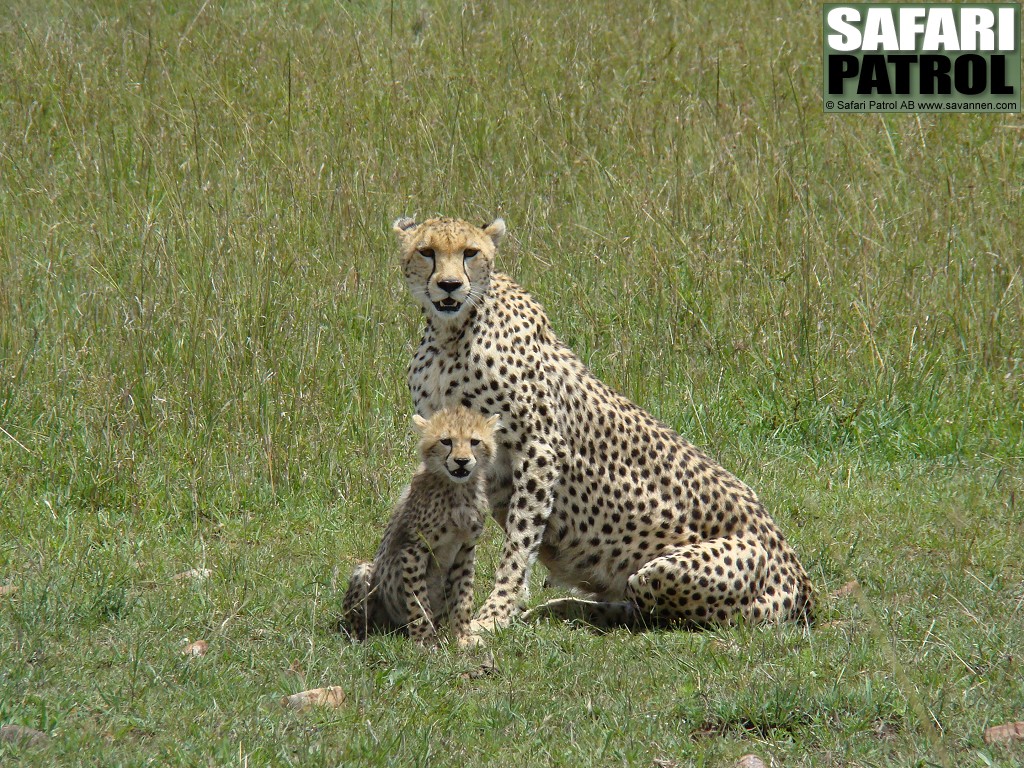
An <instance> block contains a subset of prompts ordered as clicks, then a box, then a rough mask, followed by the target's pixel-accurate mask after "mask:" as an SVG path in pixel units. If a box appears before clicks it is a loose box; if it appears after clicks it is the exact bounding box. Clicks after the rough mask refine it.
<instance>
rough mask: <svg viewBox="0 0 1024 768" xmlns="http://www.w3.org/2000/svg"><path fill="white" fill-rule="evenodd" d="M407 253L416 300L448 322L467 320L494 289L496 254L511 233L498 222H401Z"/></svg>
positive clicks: (401, 245)
mask: <svg viewBox="0 0 1024 768" xmlns="http://www.w3.org/2000/svg"><path fill="white" fill-rule="evenodd" d="M393 229H394V230H395V233H396V234H397V235H398V246H399V249H400V250H401V252H402V274H404V275H405V281H406V283H408V285H409V290H410V291H411V292H412V295H413V298H414V299H416V302H417V303H418V304H420V305H421V306H422V307H423V308H424V309H425V310H426V311H427V314H428V315H430V316H431V317H433V318H436V319H437V320H440V321H441V322H444V323H452V322H456V321H457V320H459V319H461V318H464V317H465V313H464V311H463V310H465V308H466V307H470V306H474V305H475V304H478V303H479V302H480V300H481V299H482V298H483V297H484V295H485V294H486V293H487V289H488V287H489V285H490V278H491V269H492V267H493V266H494V252H495V249H496V248H497V246H498V241H500V240H501V238H502V235H504V234H505V222H504V221H502V220H501V219H495V220H494V221H492V222H491V223H490V224H487V225H485V226H483V227H474V226H473V225H472V224H469V223H467V222H465V221H462V220H461V219H428V220H427V221H424V222H423V223H421V224H417V223H416V221H414V220H413V219H408V218H403V219H398V220H397V221H396V222H395V223H394V226H393Z"/></svg>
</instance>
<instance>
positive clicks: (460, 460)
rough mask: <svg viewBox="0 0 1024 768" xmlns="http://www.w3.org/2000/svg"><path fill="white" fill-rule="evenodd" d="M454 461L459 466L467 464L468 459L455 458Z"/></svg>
mask: <svg viewBox="0 0 1024 768" xmlns="http://www.w3.org/2000/svg"><path fill="white" fill-rule="evenodd" d="M455 463H456V464H458V465H459V466H460V467H464V466H466V465H467V464H469V459H456V460H455Z"/></svg>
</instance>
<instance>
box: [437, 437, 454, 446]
mask: <svg viewBox="0 0 1024 768" xmlns="http://www.w3.org/2000/svg"><path fill="white" fill-rule="evenodd" d="M438 442H439V443H441V445H443V446H444V447H445V448H451V447H452V439H451V438H450V437H442V438H441V439H440V440H438Z"/></svg>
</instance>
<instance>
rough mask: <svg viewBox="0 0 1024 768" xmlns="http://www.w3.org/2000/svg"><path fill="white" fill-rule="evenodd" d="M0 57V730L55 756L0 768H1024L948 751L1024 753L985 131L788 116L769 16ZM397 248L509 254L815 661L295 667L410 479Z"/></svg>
mask: <svg viewBox="0 0 1024 768" xmlns="http://www.w3.org/2000/svg"><path fill="white" fill-rule="evenodd" d="M3 17H4V18H3V19H2V20H0V427H2V428H3V429H2V431H0V584H13V585H16V586H17V587H18V588H19V589H18V591H17V592H16V593H15V594H13V595H8V596H0V725H2V724H7V723H13V724H20V725H25V726H30V727H33V728H36V729H40V730H42V731H44V732H46V733H47V734H49V736H50V737H51V739H50V741H49V742H48V744H46V745H45V746H43V747H39V748H34V749H22V748H19V747H15V746H12V745H4V744H0V762H3V763H5V764H6V762H7V761H14V762H18V761H22V762H24V763H25V764H29V765H33V764H34V765H54V764H62V765H93V764H107V765H143V764H149V763H152V764H156V765H227V764H231V765H303V766H308V765H340V764H365V765H385V764H387V765H403V766H406V765H459V766H462V765H495V766H511V765H520V766H521V765H535V764H549V765H572V766H578V765H626V764H628V765H639V766H649V765H652V764H653V763H654V761H670V762H666V763H663V764H673V763H674V764H676V765H679V766H690V765H695V766H719V765H723V766H724V765H731V764H733V763H735V760H736V759H737V758H738V757H739V756H740V755H742V754H744V753H747V752H756V753H758V754H760V755H761V756H762V757H763V758H764V760H765V762H766V763H768V762H769V761H770V760H774V761H775V763H774V764H776V765H783V766H786V767H787V768H789V767H790V766H890V765H891V766H910V765H920V766H926V765H942V766H972V765H977V766H983V765H1008V766H1009V765H1021V764H1024V747H1022V746H1020V745H1018V746H1011V747H989V746H986V745H985V744H984V743H983V742H982V738H981V734H982V732H983V730H984V728H985V727H987V726H990V725H997V724H1001V723H1003V722H1007V721H1012V720H1022V719H1024V672H1022V666H1021V664H1022V661H1021V660H1022V658H1024V629H1022V628H1024V565H1022V562H1024V544H1022V542H1024V469H1022V466H1024V425H1022V418H1024V417H1022V414H1024V257H1022V245H1021V244H1022V243H1024V227H1022V220H1024V219H1022V216H1021V211H1022V210H1024V122H1022V120H1021V119H1020V117H1019V116H1005V115H989V116H982V115H943V116H936V115H922V116H920V117H917V116H913V115H905V116H904V115H893V116H877V115H875V116H869V115H865V116H853V115H851V116H828V117H826V116H823V115H822V113H821V105H820V77H821V74H820V71H819V70H820V61H819V59H820V41H819V40H818V35H819V34H820V8H819V7H818V6H815V5H807V4H797V3H771V4H765V5H760V6H751V5H749V4H747V3H740V2H722V3H704V4H700V3H697V4H694V3H673V2H650V3H587V4H581V5H580V6H578V7H577V6H575V5H570V4H551V7H547V5H545V4H535V3H526V2H513V3H510V4H494V5H493V6H492V5H490V4H483V3H477V2H467V3H465V4H463V5H460V4H457V3H450V2H439V3H422V4H420V3H412V2H408V1H407V0H395V2H384V3H378V2H351V3H327V2H294V3H287V4H285V3H282V4H266V5H264V4H255V3H252V2H239V3H230V4H221V3H205V2H198V0H197V1H195V2H189V3H158V2H145V3H128V2H117V1H116V0H111V1H110V2H100V1H99V0H95V1H94V2H84V3H62V2H54V1H50V0H44V1H42V2H27V1H24V0H15V2H13V3H8V4H7V6H6V8H5V13H4V14H3ZM436 213H446V214H449V215H459V216H464V217H467V218H471V219H479V220H483V219H486V218H487V217H489V216H493V215H496V214H500V215H503V216H504V217H505V218H506V220H507V222H508V224H509V227H510V237H509V238H508V240H507V241H506V245H505V246H504V247H503V250H502V253H501V254H500V261H501V266H502V267H503V268H504V269H506V270H507V271H509V272H511V273H512V274H513V275H515V276H516V277H517V279H519V280H520V282H522V283H523V284H524V285H525V286H526V287H527V288H528V289H529V290H530V291H532V292H533V293H534V295H536V296H537V297H538V298H539V299H540V300H541V301H542V302H543V303H544V304H545V306H546V307H547V309H548V311H549V314H550V316H551V319H552V322H553V325H554V326H555V328H556V330H557V332H558V333H559V334H560V335H561V336H562V338H563V339H564V340H565V341H566V342H567V343H569V344H571V346H572V347H573V348H574V349H576V350H577V352H578V353H579V354H580V355H581V356H582V357H583V358H584V360H586V362H587V363H588V364H589V365H590V366H591V367H592V368H593V369H594V370H595V371H596V372H597V373H598V375H599V376H601V377H602V378H603V379H604V380H605V381H607V382H608V383H609V384H611V385H612V386H614V387H616V388H617V389H619V390H620V391H623V392H624V393H626V394H627V395H629V396H630V397H631V398H632V399H634V400H635V401H636V402H638V403H640V404H642V405H644V406H645V407H647V408H648V409H649V410H651V411H652V412H653V413H655V414H656V415H657V416H659V417H660V418H662V419H664V420H665V421H667V422H669V423H671V424H673V425H674V426H675V427H677V428H678V429H679V430H680V431H681V432H682V433H683V434H685V435H687V436H688V437H690V438H691V439H692V440H694V441H695V442H697V443H698V444H701V445H703V446H706V447H707V448H708V450H709V451H710V452H711V453H712V454H714V455H716V456H717V457H719V458H720V459H721V461H722V462H723V463H724V464H725V466H726V467H728V468H730V469H732V470H733V471H735V472H736V473H737V474H738V475H739V476H740V477H742V478H743V479H744V480H746V481H747V482H749V483H750V484H751V485H752V486H753V487H754V488H756V489H757V490H758V492H759V493H760V495H761V496H762V498H763V499H764V500H765V502H766V503H767V504H768V506H769V508H770V509H771V510H772V512H773V514H774V515H775V516H776V517H777V519H778V520H779V522H780V523H781V525H782V526H783V528H784V529H785V530H786V532H787V534H788V535H789V537H790V539H791V540H792V541H793V542H794V544H795V546H796V548H797V549H798V551H799V552H800V554H801V557H802V559H803V560H804V562H805V564H806V566H807V567H808V569H809V571H810V572H811V575H812V578H813V579H814V581H815V583H816V585H817V586H818V588H819V591H820V592H821V594H822V596H823V600H822V610H821V620H820V623H819V626H818V627H817V628H815V629H813V630H811V631H806V630H803V629H800V628H796V627H782V628H768V629H748V628H739V629H735V630H722V631H714V632H703V633H686V632H675V633H668V632H654V633H648V634H637V635H633V634H628V633H624V632H614V633H611V634H608V635H604V636H600V635H596V634H592V633H590V632H588V631H586V630H585V629H581V628H573V627H565V626H560V625H557V624H550V623H548V624H541V625H539V626H535V627H534V626H531V627H521V626H517V627H513V628H512V629H510V630H509V631H508V632H506V633H503V634H501V635H500V636H499V637H497V638H496V639H495V640H494V641H493V643H492V646H491V648H490V651H491V653H493V657H494V661H495V665H496V670H495V671H494V672H493V673H492V674H489V675H484V676H476V675H474V676H464V674H463V673H465V672H471V671H473V670H474V669H476V668H477V667H479V665H480V664H481V660H482V659H481V656H480V655H479V654H465V655H464V654H460V653H457V652H456V651H455V650H454V649H444V650H441V651H439V652H436V653H432V654H428V653H423V652H421V651H419V650H417V649H416V648H414V647H411V646H410V644H409V643H407V642H404V641H402V640H400V639H396V638H376V639H373V640H372V641H371V642H369V643H367V644H366V645H365V646H359V647H356V646H351V645H349V644H348V643H347V642H346V640H345V639H344V638H343V637H341V636H340V635H338V634H337V633H335V632H333V631H332V629H331V627H332V624H333V620H334V618H335V617H336V615H337V611H338V607H339V603H340V599H341V594H342V590H343V589H344V586H345V579H346V576H347V573H348V571H349V569H350V568H351V566H352V564H353V562H354V561H356V560H357V559H363V558H366V557H368V556H370V555H371V554H372V552H373V550H374V548H375V546H376V544H377V541H378V539H379V536H380V534H381V531H382V527H383V523H384V521H385V519H386V517H387V515H388V514H389V511H390V505H391V503H392V501H393V500H394V499H395V498H396V496H397V494H398V492H399V490H400V488H401V486H402V485H403V484H404V483H405V481H406V480H407V478H408V476H409V473H410V471H411V467H412V438H411V435H410V433H409V429H408V419H409V414H410V409H411V406H410V400H409V395H408V392H407V391H406V388H405V383H404V378H405V366H406V363H407V360H408V359H409V357H410V354H411V351H412V349H413V347H414V345H415V343H416V342H417V340H418V333H419V317H418V314H417V312H416V311H415V310H414V308H413V305H412V303H411V301H410V300H409V299H408V297H407V296H406V295H405V289H404V287H403V285H402V280H401V277H400V275H399V273H398V269H397V264H396V255H395V249H394V245H393V242H392V235H391V233H390V226H389V224H390V222H391V221H392V220H393V219H394V218H396V217H397V216H399V215H406V214H411V215H419V216H427V215H432V214H436ZM499 545H500V540H499V537H498V535H497V533H496V532H495V530H494V526H490V527H489V529H488V533H487V534H486V538H485V544H484V546H483V547H482V552H481V554H480V568H479V571H480V578H479V581H478V585H477V596H478V599H482V597H483V595H484V594H485V592H486V590H487V589H488V587H489V582H490V580H491V576H492V574H493V570H494V566H495V562H496V559H497V553H498V547H499ZM190 568H209V569H211V570H212V574H213V575H212V576H211V578H209V579H208V580H205V581H199V582H189V581H175V580H174V579H173V576H174V575H175V574H177V573H179V572H182V571H185V570H188V569H190ZM540 570H541V569H538V573H537V574H536V578H535V583H536V586H537V589H535V593H534V599H540V598H542V597H545V596H549V594H554V593H547V592H545V591H543V590H542V589H541V587H540V583H541V580H542V574H541V573H540ZM852 579H856V580H857V581H859V583H860V584H861V585H862V592H861V593H859V594H854V595H851V596H848V597H844V598H837V599H832V600H830V599H827V598H825V597H824V596H826V595H828V594H829V593H830V592H832V591H833V590H835V589H836V588H838V587H839V586H841V585H843V584H844V583H846V582H848V581H850V580H852ZM186 638H188V639H190V640H194V639H196V638H204V639H206V640H208V641H209V643H210V653H209V654H208V655H207V656H206V657H205V658H201V659H187V658H185V657H184V656H182V654H181V650H182V648H183V646H184V644H185V639H186ZM293 662H297V664H298V665H299V666H300V667H301V669H302V674H301V675H300V674H296V673H294V672H289V671H288V670H289V666H290V665H292V663H293ZM321 685H341V686H342V687H344V688H345V690H346V691H347V693H348V705H347V706H346V707H344V708H343V709H340V710H336V711H332V712H316V713H312V714H306V715H295V714H292V713H289V712H287V711H285V710H284V709H283V708H282V707H281V706H280V704H279V700H280V697H281V696H282V695H284V694H288V693H293V692H296V691H298V690H302V689H303V688H306V687H316V686H321Z"/></svg>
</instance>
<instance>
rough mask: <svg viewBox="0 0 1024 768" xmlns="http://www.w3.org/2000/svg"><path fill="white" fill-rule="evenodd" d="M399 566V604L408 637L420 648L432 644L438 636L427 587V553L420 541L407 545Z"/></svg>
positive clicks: (428, 551)
mask: <svg viewBox="0 0 1024 768" xmlns="http://www.w3.org/2000/svg"><path fill="white" fill-rule="evenodd" d="M400 562H401V566H402V574H401V575H402V603H403V607H404V609H405V617H406V629H407V630H408V632H409V637H411V638H412V639H413V640H414V641H416V642H417V643H419V644H420V645H428V644H430V643H431V642H433V640H434V637H435V635H436V634H437V630H436V627H435V626H434V614H433V611H432V609H431V605H430V590H429V589H428V587H427V569H428V568H429V566H430V562H431V556H430V550H429V549H428V548H427V547H426V546H424V545H423V544H422V543H421V542H418V543H416V544H412V545H409V546H407V547H406V548H405V549H403V550H402V555H401V558H400Z"/></svg>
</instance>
